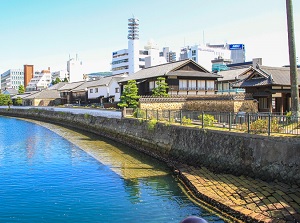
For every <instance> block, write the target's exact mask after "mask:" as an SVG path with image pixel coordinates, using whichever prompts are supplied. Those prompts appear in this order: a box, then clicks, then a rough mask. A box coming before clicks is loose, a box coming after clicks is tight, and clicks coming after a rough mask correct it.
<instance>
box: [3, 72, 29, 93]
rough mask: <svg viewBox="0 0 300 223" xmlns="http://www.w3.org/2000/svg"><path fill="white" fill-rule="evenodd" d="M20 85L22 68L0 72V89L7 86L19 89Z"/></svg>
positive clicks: (21, 82)
mask: <svg viewBox="0 0 300 223" xmlns="http://www.w3.org/2000/svg"><path fill="white" fill-rule="evenodd" d="M20 85H24V70H23V69H10V70H8V71H5V72H4V73H3V74H1V90H4V89H7V88H14V89H19V86H20Z"/></svg>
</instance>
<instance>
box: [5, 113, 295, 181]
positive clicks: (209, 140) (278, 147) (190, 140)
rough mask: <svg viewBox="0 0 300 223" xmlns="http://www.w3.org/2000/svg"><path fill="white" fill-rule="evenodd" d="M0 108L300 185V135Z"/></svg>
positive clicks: (174, 157)
mask: <svg viewBox="0 0 300 223" xmlns="http://www.w3.org/2000/svg"><path fill="white" fill-rule="evenodd" d="M0 114H2V115H7V116H16V117H24V118H31V119H37V120H42V121H47V122H53V123H57V124H62V125H65V126H70V127H74V128H78V129H83V130H85V131H90V132H93V133H96V134H99V135H102V136H106V137H108V138H111V139H113V140H115V141H119V142H122V143H124V144H127V145H129V146H131V147H133V148H135V149H137V150H140V151H143V152H145V153H147V154H149V155H152V156H154V157H157V158H159V159H161V160H164V161H166V162H168V163H169V164H170V165H172V163H174V162H182V163H186V164H189V165H195V166H205V167H207V168H209V169H210V170H213V171H217V172H223V173H231V174H235V175H242V174H243V175H248V176H251V177H254V178H260V179H262V180H270V181H271V180H278V181H282V182H285V183H290V184H297V185H300V171H299V166H300V159H299V157H300V138H299V137H293V138H291V137H267V136H259V135H251V134H243V133H232V132H222V131H213V130H207V129H199V128H191V127H184V126H176V125H166V124H163V123H158V124H156V125H155V126H154V129H151V128H149V126H150V125H149V123H148V122H147V121H139V120H136V119H130V118H123V119H113V118H104V117H94V116H90V115H87V114H85V115H75V114H70V113H66V112H54V111H46V110H37V109H31V110H17V109H11V110H6V109H0Z"/></svg>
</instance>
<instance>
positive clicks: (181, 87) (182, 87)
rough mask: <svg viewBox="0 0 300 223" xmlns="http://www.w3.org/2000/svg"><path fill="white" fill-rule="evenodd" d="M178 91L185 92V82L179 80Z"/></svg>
mask: <svg viewBox="0 0 300 223" xmlns="http://www.w3.org/2000/svg"><path fill="white" fill-rule="evenodd" d="M179 90H187V80H179Z"/></svg>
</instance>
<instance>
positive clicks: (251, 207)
mask: <svg viewBox="0 0 300 223" xmlns="http://www.w3.org/2000/svg"><path fill="white" fill-rule="evenodd" d="M177 168H178V171H179V174H180V176H181V178H182V179H183V181H184V182H185V183H186V184H189V185H188V186H189V187H190V188H191V189H192V190H193V192H194V194H196V196H197V197H198V198H200V199H203V200H204V201H205V202H207V203H208V204H212V205H213V206H215V207H217V208H218V209H221V210H222V211H225V212H226V213H228V214H230V215H233V216H236V217H237V218H238V219H241V220H242V221H245V222H300V188H299V187H298V186H296V185H293V186H290V185H287V184H284V183H280V182H272V183H267V182H264V181H261V180H254V179H252V178H249V177H244V176H240V177H236V176H233V175H230V174H215V173H212V172H210V171H209V170H207V169H206V168H203V167H202V168H195V167H191V166H188V165H180V166H177Z"/></svg>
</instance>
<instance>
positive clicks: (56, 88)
mask: <svg viewBox="0 0 300 223" xmlns="http://www.w3.org/2000/svg"><path fill="white" fill-rule="evenodd" d="M66 84H68V83H67V82H59V83H57V84H54V85H52V86H51V87H49V88H48V89H50V90H58V89H60V88H61V87H63V86H65V85H66Z"/></svg>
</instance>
